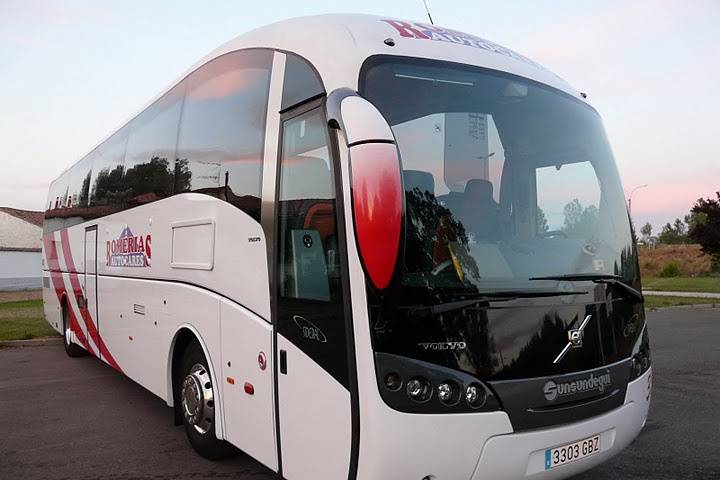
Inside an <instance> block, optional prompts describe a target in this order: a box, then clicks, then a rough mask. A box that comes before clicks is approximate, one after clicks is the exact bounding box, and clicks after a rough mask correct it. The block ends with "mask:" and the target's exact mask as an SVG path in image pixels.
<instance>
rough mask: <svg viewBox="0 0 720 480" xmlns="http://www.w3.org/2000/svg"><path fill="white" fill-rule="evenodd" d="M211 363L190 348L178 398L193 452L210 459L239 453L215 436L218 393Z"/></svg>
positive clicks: (188, 348)
mask: <svg viewBox="0 0 720 480" xmlns="http://www.w3.org/2000/svg"><path fill="white" fill-rule="evenodd" d="M207 365H208V362H207V360H206V359H205V355H204V354H203V352H202V349H201V348H200V346H199V345H198V344H197V343H196V342H193V343H191V344H189V345H188V347H187V349H186V350H185V354H184V355H183V358H182V366H181V369H180V376H179V378H178V380H179V381H178V382H177V386H176V388H177V389H178V390H177V396H176V398H177V399H178V400H179V402H178V403H179V405H178V406H177V407H176V408H179V409H180V413H181V416H182V423H183V426H184V427H185V433H186V434H187V437H188V440H189V441H190V444H191V445H192V447H193V449H194V450H195V451H196V452H197V453H199V454H200V455H201V456H203V457H205V458H207V459H209V460H218V459H220V458H224V457H227V456H230V455H232V454H233V453H235V451H236V450H235V449H234V448H233V447H232V446H231V445H230V444H228V443H227V442H224V441H222V440H218V438H217V437H216V436H215V391H214V389H213V382H212V377H211V376H210V370H209V369H208V366H207Z"/></svg>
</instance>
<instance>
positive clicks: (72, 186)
mask: <svg viewBox="0 0 720 480" xmlns="http://www.w3.org/2000/svg"><path fill="white" fill-rule="evenodd" d="M91 169H92V158H91V156H90V155H88V156H86V157H85V158H83V159H82V160H80V161H79V162H78V163H76V164H75V165H73V167H72V168H71V169H70V170H68V171H66V172H65V173H63V174H62V175H61V176H60V178H58V179H57V180H55V181H54V182H53V183H52V185H51V186H50V191H49V194H48V202H47V205H46V210H45V224H44V226H43V231H44V233H49V232H54V231H56V230H59V229H61V228H66V227H71V226H73V225H77V224H78V223H82V222H84V221H85V218H86V217H87V206H88V196H89V192H90V175H91Z"/></svg>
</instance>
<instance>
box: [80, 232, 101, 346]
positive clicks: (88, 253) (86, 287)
mask: <svg viewBox="0 0 720 480" xmlns="http://www.w3.org/2000/svg"><path fill="white" fill-rule="evenodd" d="M97 234H98V229H97V225H94V226H92V227H88V228H86V229H85V243H84V244H85V253H84V259H85V261H84V263H85V273H84V275H83V277H82V278H83V292H84V293H83V302H82V303H83V305H78V306H79V307H80V308H81V309H85V314H86V315H85V314H83V313H81V314H82V315H83V316H85V317H86V318H87V322H90V323H95V325H96V327H97V328H98V329H99V328H100V324H99V323H98V308H97ZM81 323H82V324H83V327H85V325H84V324H85V323H86V322H82V321H81ZM88 326H89V325H88ZM83 330H85V333H86V335H87V338H88V341H90V338H92V335H91V334H90V335H88V333H89V332H87V327H85V328H83ZM99 350H100V347H99V346H98V351H97V352H96V353H97V355H98V357H100V351H99Z"/></svg>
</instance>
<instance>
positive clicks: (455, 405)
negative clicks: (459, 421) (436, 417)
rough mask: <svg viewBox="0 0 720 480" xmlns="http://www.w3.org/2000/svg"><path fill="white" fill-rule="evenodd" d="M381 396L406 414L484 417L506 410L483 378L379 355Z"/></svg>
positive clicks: (393, 407)
mask: <svg viewBox="0 0 720 480" xmlns="http://www.w3.org/2000/svg"><path fill="white" fill-rule="evenodd" d="M375 368H376V375H377V377H376V378H377V383H378V388H379V393H380V396H381V397H382V399H383V401H384V402H385V403H386V404H387V405H388V406H389V407H390V408H392V409H394V410H397V411H400V412H405V413H420V414H422V413H428V414H441V413H480V412H493V411H498V410H502V407H501V405H500V400H499V399H498V398H497V396H496V395H495V393H494V392H493V390H492V387H491V386H489V385H486V384H485V383H484V382H483V381H482V380H480V379H479V378H477V377H475V376H473V375H470V374H468V373H466V372H463V371H460V370H456V369H452V368H448V367H444V366H442V365H437V364H434V363H429V362H425V361H422V360H416V359H412V358H408V357H403V356H400V355H393V354H389V353H381V352H376V353H375Z"/></svg>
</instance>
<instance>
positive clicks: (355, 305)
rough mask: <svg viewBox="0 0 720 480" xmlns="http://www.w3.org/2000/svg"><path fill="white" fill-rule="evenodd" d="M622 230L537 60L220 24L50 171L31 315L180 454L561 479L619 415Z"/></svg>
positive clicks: (609, 437) (392, 25)
mask: <svg viewBox="0 0 720 480" xmlns="http://www.w3.org/2000/svg"><path fill="white" fill-rule="evenodd" d="M633 238H634V237H633V233H632V230H631V225H630V222H629V219H628V214H627V209H626V206H625V201H624V195H623V190H622V186H621V183H620V180H619V176H618V172H617V169H616V166H615V162H614V160H613V156H612V153H611V150H610V147H609V145H608V141H607V139H606V137H605V133H604V131H603V127H602V123H601V119H600V117H599V115H598V114H597V112H596V111H595V110H594V109H593V108H592V107H591V106H590V105H589V104H588V102H587V101H586V98H585V95H583V94H580V93H578V92H577V91H575V90H573V89H572V88H571V87H570V86H568V84H567V83H565V82H564V81H563V80H561V79H560V78H558V77H557V76H555V75H554V74H552V73H550V72H549V71H547V70H546V69H544V68H543V67H541V66H540V65H538V64H537V63H535V62H533V61H531V60H529V59H527V58H525V57H523V56H522V55H519V54H517V53H515V52H513V51H511V50H509V49H507V48H504V47H501V46H499V45H497V44H494V43H491V42H489V41H487V40H483V39H481V38H478V37H475V36H473V35H468V34H465V33H461V32H458V31H455V30H449V29H445V28H440V27H438V26H434V25H427V24H424V23H418V22H411V21H403V20H397V19H389V18H382V17H370V16H356V15H328V16H318V17H308V18H301V19H295V20H288V21H284V22H280V23H277V24H274V25H270V26H267V27H263V28H260V29H258V30H255V31H253V32H251V33H248V34H246V35H243V36H241V37H239V38H237V39H235V40H233V41H231V42H229V43H227V44H226V45H224V46H222V47H220V48H219V49H218V50H216V51H215V52H213V53H212V54H210V55H209V56H208V57H206V58H205V59H203V60H202V61H200V62H199V63H198V64H197V65H196V66H194V67H193V68H191V69H190V70H189V72H188V73H187V74H186V75H185V76H183V77H182V78H181V79H180V80H179V81H178V82H176V83H175V84H173V85H172V86H171V87H170V88H169V89H168V90H166V91H165V92H164V93H162V94H161V95H160V96H159V97H158V98H157V99H155V100H154V101H152V102H151V103H150V104H149V106H148V107H147V108H145V109H144V110H142V111H141V112H140V113H139V114H137V115H136V116H135V117H133V118H132V119H131V120H130V121H128V122H127V123H126V124H125V125H123V126H122V127H121V128H120V129H119V130H117V131H116V132H115V133H113V134H112V135H111V136H110V137H109V138H107V139H106V140H105V141H103V142H102V143H101V144H99V145H98V146H97V148H95V149H94V150H93V151H92V152H90V153H89V154H88V155H87V156H85V157H84V158H83V159H81V160H80V161H79V162H78V163H76V164H75V165H74V166H72V167H71V168H69V169H68V170H66V171H65V172H64V173H63V174H62V175H61V176H60V177H59V178H58V179H57V180H55V181H54V182H53V183H52V185H51V187H50V192H49V197H48V201H47V211H46V219H45V226H44V273H43V282H44V301H45V314H46V316H47V319H48V321H49V323H50V324H51V325H52V326H53V327H54V328H55V329H56V330H57V331H58V332H61V333H62V334H64V338H65V349H66V351H67V353H68V354H69V355H70V356H78V355H81V354H90V355H93V356H96V357H98V358H99V359H100V360H102V361H103V362H105V363H107V364H109V365H110V366H112V367H113V368H115V369H116V370H118V371H119V372H122V373H123V374H125V375H127V376H128V377H130V378H131V379H133V380H134V381H136V382H137V383H139V384H140V385H142V386H143V387H145V388H147V389H148V390H150V391H151V392H153V393H155V394H156V395H158V396H160V397H161V398H163V399H164V400H165V401H166V402H167V404H168V405H169V406H170V407H173V408H174V409H175V419H176V422H177V423H178V424H184V427H185V430H186V432H187V435H188V437H189V440H190V443H191V444H192V446H193V447H194V448H195V450H197V451H198V452H199V453H200V454H201V455H203V456H205V457H208V458H219V457H221V456H223V455H226V454H228V453H232V452H233V451H235V448H233V446H234V447H237V448H238V449H241V450H242V451H244V452H246V453H247V454H249V455H251V456H252V457H254V458H256V459H257V460H259V461H260V462H262V463H263V464H265V465H266V466H268V467H269V468H270V469H272V470H274V471H276V472H278V473H279V475H280V476H282V477H284V478H287V479H289V480H302V479H323V480H324V479H345V478H348V479H355V478H358V479H367V480H378V479H393V480H397V479H412V480H422V479H425V480H431V479H434V480H454V479H475V480H478V479H481V478H483V479H484V478H492V479H518V478H526V477H527V478H543V479H548V478H565V477H568V476H571V475H574V474H576V473H578V472H581V471H583V470H586V469H588V468H590V467H593V466H595V465H597V464H599V463H601V462H603V461H605V460H607V459H608V458H610V457H612V456H613V455H615V454H616V453H618V452H619V451H620V450H622V449H623V448H625V447H626V446H627V445H628V444H629V443H630V442H631V441H632V440H633V439H634V438H635V437H636V436H637V435H638V432H640V430H641V429H642V427H643V425H644V424H645V421H646V417H647V413H648V406H649V402H650V387H651V368H650V351H649V341H648V335H647V332H646V325H645V315H644V310H643V299H642V295H641V294H640V293H639V290H640V278H639V269H638V260H637V254H636V247H635V242H634V240H633Z"/></svg>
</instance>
